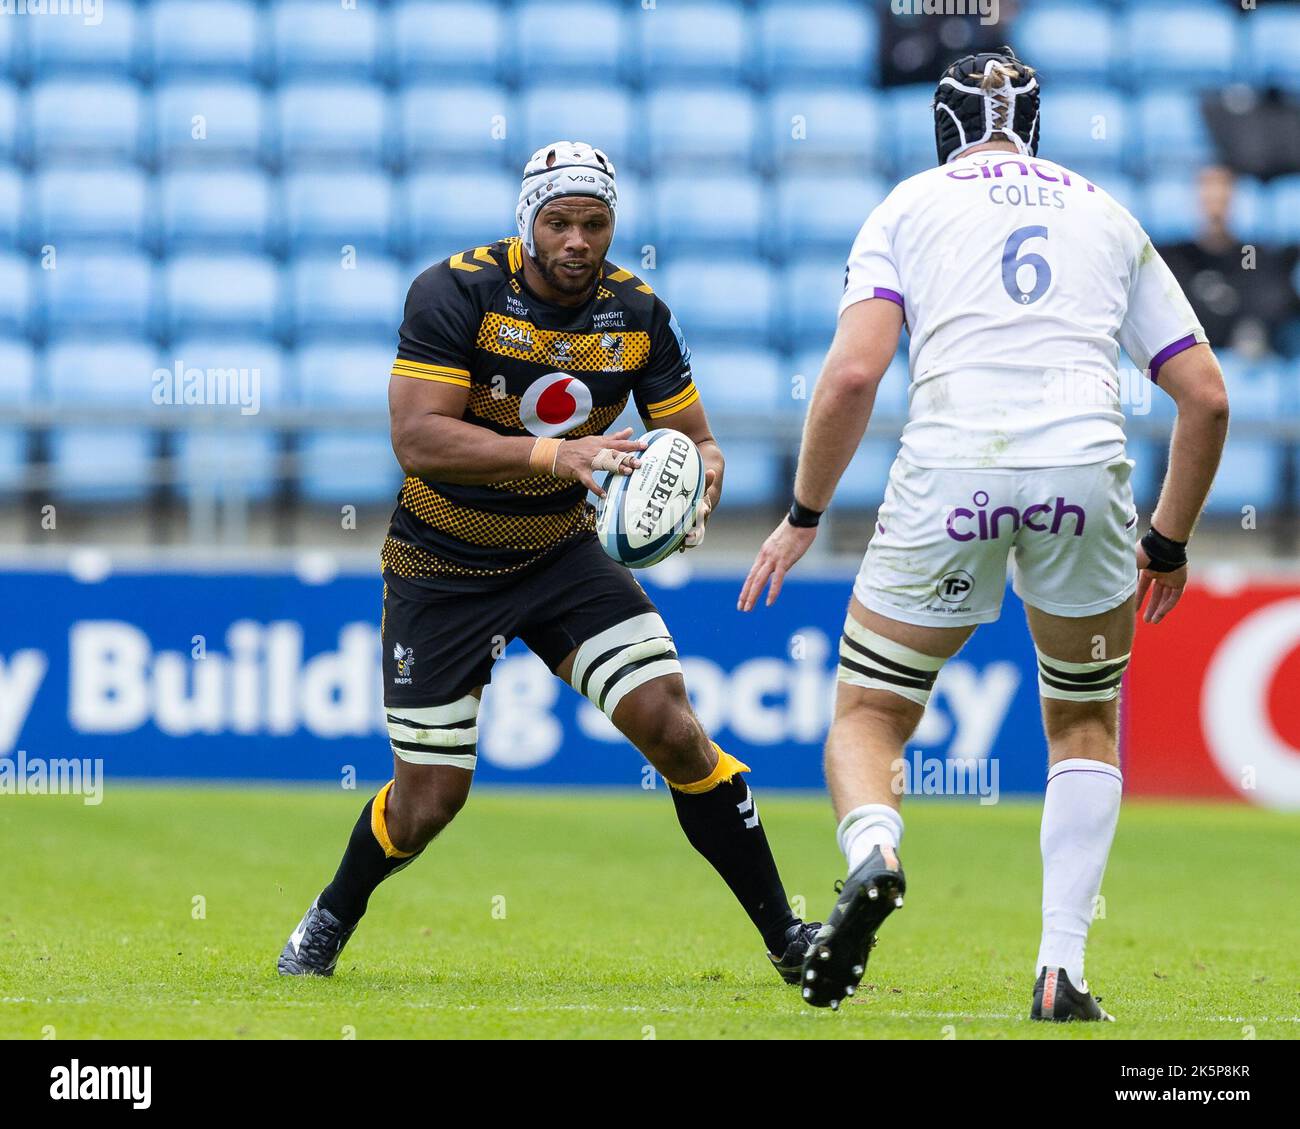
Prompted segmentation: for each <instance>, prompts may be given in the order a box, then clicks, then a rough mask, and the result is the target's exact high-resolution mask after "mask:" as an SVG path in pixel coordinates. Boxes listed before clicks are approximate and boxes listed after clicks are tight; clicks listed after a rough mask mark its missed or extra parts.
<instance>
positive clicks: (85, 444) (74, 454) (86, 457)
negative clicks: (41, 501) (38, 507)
mask: <svg viewBox="0 0 1300 1129" xmlns="http://www.w3.org/2000/svg"><path fill="white" fill-rule="evenodd" d="M152 452H153V435H152V434H151V433H150V432H149V431H148V430H146V429H145V428H142V427H119V426H115V425H114V426H107V427H104V426H91V425H80V426H75V427H59V428H55V429H54V430H53V431H51V432H50V462H51V467H50V474H51V478H52V485H53V488H54V493H55V495H56V496H57V497H59V498H62V499H67V500H69V501H74V502H110V503H111V502H117V503H122V502H139V501H141V500H142V499H143V498H144V496H145V493H146V491H147V489H148V486H149V482H150V474H151V472H150V458H151V455H152Z"/></svg>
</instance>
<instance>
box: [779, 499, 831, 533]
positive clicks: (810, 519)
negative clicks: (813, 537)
mask: <svg viewBox="0 0 1300 1129" xmlns="http://www.w3.org/2000/svg"><path fill="white" fill-rule="evenodd" d="M823 513H825V511H824V510H810V509H809V508H808V507H807V506H804V505H800V503H799V499H798V498H796V499H795V500H794V501H793V502H791V503H790V512H789V513H788V514H787V515H786V520H787V521H788V522H789V523H790V524H791V525H793V526H795V527H796V528H798V529H811V528H812V527H813V526H815V525H816V524H817V523H818V522H819V521H821V519H822V514H823Z"/></svg>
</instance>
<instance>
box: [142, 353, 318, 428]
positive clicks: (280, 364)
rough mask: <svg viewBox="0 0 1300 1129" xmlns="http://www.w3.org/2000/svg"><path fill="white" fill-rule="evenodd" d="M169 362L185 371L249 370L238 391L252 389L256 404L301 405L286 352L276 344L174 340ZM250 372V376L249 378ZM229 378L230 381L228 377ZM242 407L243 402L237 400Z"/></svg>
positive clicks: (255, 405)
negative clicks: (195, 369)
mask: <svg viewBox="0 0 1300 1129" xmlns="http://www.w3.org/2000/svg"><path fill="white" fill-rule="evenodd" d="M165 360H166V361H167V362H168V363H169V364H171V365H172V366H175V365H176V364H180V365H181V367H182V372H183V371H184V370H185V369H191V368H197V369H203V370H204V371H205V372H206V371H207V370H208V369H224V370H226V371H229V370H231V369H236V370H245V371H241V372H240V373H239V376H238V378H237V380H238V388H239V389H240V390H241V392H242V390H243V389H244V388H249V389H251V390H252V392H253V399H254V400H255V403H254V404H252V405H250V406H252V407H254V408H256V409H257V411H259V412H260V411H261V409H263V408H279V407H284V406H286V405H289V404H293V403H296V402H297V399H298V398H297V395H296V393H295V390H294V385H293V374H292V371H291V366H290V365H289V363H288V361H287V360H286V359H285V355H284V351H283V350H282V349H281V348H280V346H279V345H277V344H275V343H274V342H272V341H266V340H263V339H260V338H256V337H224V336H222V337H203V336H197V337H182V338H179V339H178V340H176V341H173V342H172V344H171V345H170V347H169V348H168V350H167V355H166V358H165ZM245 372H246V375H245ZM227 379H229V378H227ZM236 402H238V403H239V404H240V406H241V407H243V406H244V404H243V402H242V400H238V401H236Z"/></svg>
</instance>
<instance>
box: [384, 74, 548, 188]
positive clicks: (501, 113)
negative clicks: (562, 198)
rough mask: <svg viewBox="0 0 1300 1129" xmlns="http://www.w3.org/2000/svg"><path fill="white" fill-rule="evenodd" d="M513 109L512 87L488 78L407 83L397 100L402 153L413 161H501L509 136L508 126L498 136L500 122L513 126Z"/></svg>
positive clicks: (509, 139)
mask: <svg viewBox="0 0 1300 1129" xmlns="http://www.w3.org/2000/svg"><path fill="white" fill-rule="evenodd" d="M513 110H514V101H513V99H512V98H511V95H510V93H509V92H508V91H507V90H505V89H504V88H503V87H500V86H494V85H492V84H490V83H477V84H473V85H455V84H452V83H449V82H446V81H441V82H430V83H421V84H419V85H416V86H408V87H406V88H405V89H404V90H403V91H402V92H401V94H400V95H399V96H398V103H397V116H398V125H399V134H400V137H401V149H402V153H403V159H404V160H405V161H406V162H407V163H409V164H412V165H416V166H419V165H421V164H424V165H429V164H434V163H439V164H443V163H445V162H447V161H449V160H456V161H457V162H460V161H463V160H466V159H471V160H473V161H474V162H475V163H478V164H482V165H484V166H491V165H503V164H505V163H506V162H507V160H508V157H509V154H510V144H511V143H512V141H513V138H512V137H511V135H510V133H509V132H507V134H506V136H505V137H500V136H499V127H512V126H514V123H515V120H516V119H515V117H514V113H513ZM494 130H496V131H498V134H497V136H494ZM547 140H551V139H550V138H548V139H547ZM539 144H544V142H540V143H539ZM511 163H512V164H513V162H511ZM520 167H521V168H522V164H521V166H520Z"/></svg>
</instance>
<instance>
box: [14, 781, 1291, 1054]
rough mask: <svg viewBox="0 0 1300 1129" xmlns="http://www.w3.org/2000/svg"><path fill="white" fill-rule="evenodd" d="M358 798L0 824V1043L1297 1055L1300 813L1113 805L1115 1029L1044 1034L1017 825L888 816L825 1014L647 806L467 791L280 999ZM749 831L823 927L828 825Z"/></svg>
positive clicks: (623, 799)
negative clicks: (1035, 1048) (1097, 1047)
mask: <svg viewBox="0 0 1300 1129" xmlns="http://www.w3.org/2000/svg"><path fill="white" fill-rule="evenodd" d="M760 786H761V782H760ZM366 794H367V793H364V792H361V791H357V792H342V791H324V790H315V789H309V788H297V789H295V788H254V787H249V788H232V787H224V786H223V787H195V786H176V787H143V786H138V787H137V786H128V785H118V786H117V787H113V786H112V785H111V782H110V786H109V788H108V789H107V790H106V792H105V795H104V802H103V803H102V805H100V806H98V807H89V806H85V805H83V804H82V802H81V800H80V799H79V798H78V797H43V796H42V797H13V796H8V797H3V798H0V845H2V846H3V855H4V868H3V869H4V880H3V894H4V896H3V899H2V900H0V942H2V949H0V1035H3V1036H5V1037H9V1038H23V1039H39V1038H42V1037H50V1036H51V1035H52V1036H53V1037H57V1038H87V1037H94V1036H102V1037H105V1038H112V1037H118V1038H121V1037H125V1038H158V1037H161V1038H169V1039H172V1038H188V1037H216V1038H320V1039H339V1038H347V1037H355V1038H359V1039H364V1038H415V1037H434V1038H467V1037H470V1038H472V1037H488V1038H493V1037H516V1038H565V1037H579V1038H602V1039H645V1038H659V1039H673V1038H691V1037H694V1038H728V1039H735V1038H880V1037H888V1038H893V1039H897V1038H919V1039H943V1038H957V1039H974V1038H1046V1039H1074V1038H1103V1039H1123V1038H1133V1037H1142V1038H1156V1039H1181V1038H1207V1037H1208V1038H1229V1039H1238V1038H1244V1037H1250V1036H1251V1035H1253V1036H1254V1037H1256V1038H1260V1039H1265V1038H1296V1037H1298V1036H1300V952H1297V949H1296V946H1295V938H1296V937H1297V936H1300V899H1297V898H1296V897H1295V887H1294V876H1295V875H1296V873H1297V872H1300V846H1298V844H1300V816H1295V815H1290V816H1285V815H1279V814H1272V813H1267V812H1259V811H1251V810H1247V809H1245V808H1239V807H1229V806H1213V805H1192V804H1151V803H1138V802H1130V803H1128V804H1126V806H1125V808H1124V810H1123V813H1122V815H1121V817H1120V825H1119V833H1118V836H1117V839H1116V843H1115V849H1114V851H1113V853H1112V855H1111V861H1110V867H1109V870H1108V872H1107V875H1106V883H1105V887H1104V890H1103V896H1104V899H1105V905H1104V908H1103V912H1104V917H1102V918H1101V919H1099V920H1098V921H1097V922H1096V924H1095V926H1094V928H1093V933H1092V940H1091V944H1090V946H1089V953H1088V957H1089V960H1088V976H1089V980H1090V981H1091V982H1092V986H1093V989H1094V990H1095V991H1096V992H1098V993H1099V994H1100V995H1101V996H1103V997H1104V999H1105V1006H1106V1007H1107V1009H1108V1010H1111V1011H1113V1013H1114V1014H1115V1015H1116V1016H1117V1017H1118V1020H1119V1022H1117V1023H1115V1024H1113V1025H1111V1024H1106V1025H1101V1024H1098V1025H1087V1026H1081V1025H1075V1024H1071V1025H1061V1026H1055V1025H1051V1026H1049V1025H1040V1024H1033V1023H1030V1022H1029V1021H1028V1020H1027V1019H1026V1018H1025V1015H1026V1013H1027V1012H1028V1009H1029V1002H1030V993H1031V990H1032V970H1031V965H1032V962H1033V959H1034V955H1035V952H1036V947H1037V942H1038V925H1039V921H1038V903H1039V856H1038V807H1037V805H1036V804H1033V803H1011V802H1003V803H1001V804H998V805H996V806H992V807H985V808H981V807H978V806H974V805H967V804H960V805H959V804H956V803H952V802H934V801H931V802H920V801H916V802H910V803H908V804H907V805H906V807H905V815H906V818H907V836H906V839H905V840H904V844H903V850H902V851H901V855H902V858H903V861H904V864H905V866H906V868H907V875H908V882H909V891H908V895H907V905H906V907H905V908H904V909H903V910H902V911H901V912H898V913H896V914H895V915H894V916H893V917H892V918H891V919H890V920H889V922H888V923H887V924H886V926H885V927H884V929H883V930H882V931H881V935H880V945H879V947H878V948H877V949H876V951H875V954H874V955H873V957H872V960H871V965H870V967H869V968H868V970H867V976H866V978H865V981H864V985H863V988H862V989H861V990H860V992H859V994H858V995H857V996H856V997H855V998H854V999H852V1000H851V1001H848V1002H847V1003H846V1005H845V1006H844V1007H843V1008H842V1009H841V1010H840V1012H839V1013H838V1014H835V1013H831V1012H819V1011H814V1010H812V1009H811V1008H808V1007H807V1006H805V1005H804V1004H803V1003H802V1002H801V1001H800V999H799V997H798V993H797V991H796V990H795V989H793V988H789V987H787V986H786V985H784V984H782V983H781V982H780V981H779V980H778V979H777V977H776V975H775V974H774V973H773V972H772V970H771V969H770V968H768V967H767V965H766V961H765V959H764V957H763V953H762V946H761V943H760V942H759V941H758V940H757V937H756V935H755V934H754V933H753V931H752V929H751V927H750V925H749V922H748V921H747V920H746V919H745V918H744V916H743V914H742V913H741V911H740V909H739V908H738V906H736V904H735V903H734V902H733V900H732V898H731V895H730V894H729V893H728V891H727V890H726V888H725V887H724V886H723V885H722V884H721V882H720V881H719V880H718V879H717V878H716V877H715V875H714V874H713V872H712V870H711V869H709V868H708V867H707V866H706V864H705V863H704V862H703V861H702V860H701V859H700V858H698V857H697V856H696V855H695V854H694V852H693V851H692V850H691V849H690V847H689V846H688V845H687V844H686V842H685V840H684V839H683V837H682V835H681V833H680V832H679V830H678V828H677V825H676V821H675V819H674V817H673V812H672V808H671V804H670V803H669V799H668V796H667V795H666V794H665V793H664V790H663V788H662V786H661V788H660V789H659V790H658V791H657V792H640V791H637V792H635V793H626V794H624V793H617V794H616V793H612V792H593V793H583V794H579V793H572V792H529V793H522V792H512V791H506V790H490V789H487V788H483V789H481V790H480V791H479V792H478V793H477V794H476V795H475V796H473V797H472V798H471V800H470V803H469V805H468V806H467V808H466V809H465V811H464V812H463V813H462V815H461V817H460V818H459V819H458V820H457V822H456V823H455V824H454V825H453V826H452V827H451V828H450V829H449V830H448V831H447V832H446V833H445V834H444V835H443V836H442V837H441V838H440V839H439V840H437V841H436V842H435V843H434V844H433V845H432V847H431V848H430V849H429V850H428V851H427V852H426V854H425V855H424V856H423V857H422V858H421V859H419V860H418V861H417V862H416V863H415V864H414V865H413V866H412V867H410V868H409V869H407V870H406V871H404V872H403V873H401V874H398V875H396V876H395V877H394V878H392V879H391V880H390V881H389V882H387V883H386V884H385V885H384V886H382V887H381V888H380V890H379V891H378V892H377V893H376V895H375V897H374V898H373V900H372V902H371V909H370V913H369V914H368V915H367V918H366V920H365V921H364V922H363V923H362V925H361V927H360V929H359V930H358V931H357V933H356V935H355V936H354V937H353V939H352V942H351V944H350V945H349V946H348V948H347V950H346V951H345V953H344V956H343V958H342V960H341V961H340V965H339V969H338V973H337V975H336V976H335V977H334V978H333V979H332V980H281V979H280V978H278V977H277V976H276V974H275V958H276V956H277V954H278V953H279V950H280V947H281V946H282V945H283V943H284V940H285V937H286V936H287V935H288V933H289V932H290V930H291V929H292V928H293V926H294V924H295V923H296V922H297V920H298V918H299V916H300V915H301V913H302V911H303V909H304V908H305V907H306V905H307V904H308V902H309V901H310V900H311V898H312V896H313V895H314V894H315V893H316V892H317V891H318V890H319V889H320V887H321V886H322V885H323V884H324V883H325V882H326V881H327V880H328V878H329V877H330V875H331V874H332V873H333V869H334V866H335V864H336V862H337V859H338V855H339V852H340V850H341V849H342V847H343V844H344V841H345V839H346V837H347V835H348V833H349V831H350V829H351V827H352V824H353V822H354V820H355V818H356V815H357V813H358V811H359V810H360V807H361V804H362V803H363V802H364V798H365V795H366ZM759 805H760V810H761V811H762V814H763V818H764V821H765V823H766V825H767V831H768V835H769V837H770V839H771V841H772V843H773V846H774V849H775V851H776V854H777V858H778V861H779V862H780V863H781V866H782V869H783V872H784V875H785V879H786V888H787V890H788V892H789V894H790V895H791V897H792V899H796V905H798V899H803V900H805V901H806V905H807V909H808V912H809V914H810V915H812V916H816V917H820V916H822V915H823V914H825V912H826V911H827V910H828V909H829V908H830V905H831V903H832V900H833V897H834V895H833V893H832V890H831V886H832V883H833V881H834V879H836V878H837V877H839V876H840V875H841V873H842V861H841V859H840V856H839V853H838V851H837V849H836V847H835V843H834V826H833V823H832V819H831V815H830V811H829V805H828V803H827V802H826V800H825V799H824V798H823V797H820V796H807V795H778V794H768V795H762V794H761V793H760V794H759ZM51 1029H52V1030H51Z"/></svg>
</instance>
